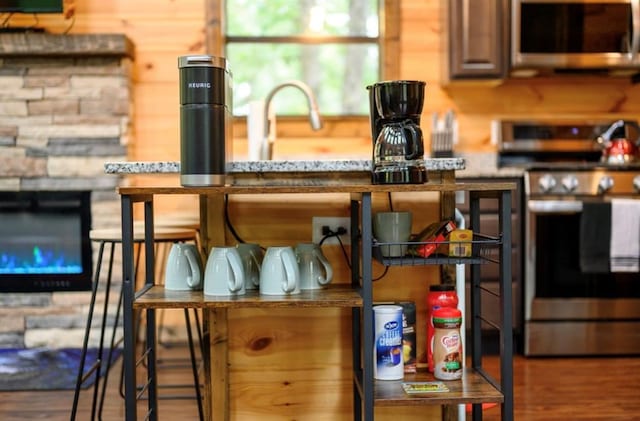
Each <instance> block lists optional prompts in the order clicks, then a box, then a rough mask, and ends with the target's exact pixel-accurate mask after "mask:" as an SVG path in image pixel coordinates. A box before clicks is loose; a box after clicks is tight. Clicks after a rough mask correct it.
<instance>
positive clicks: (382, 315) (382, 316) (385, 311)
mask: <svg viewBox="0 0 640 421" xmlns="http://www.w3.org/2000/svg"><path fill="white" fill-rule="evenodd" d="M373 313H374V332H375V345H374V359H375V360H374V368H373V376H374V378H376V379H378V380H400V379H402V378H403V376H404V364H403V361H402V307H401V306H396V305H379V306H374V307H373Z"/></svg>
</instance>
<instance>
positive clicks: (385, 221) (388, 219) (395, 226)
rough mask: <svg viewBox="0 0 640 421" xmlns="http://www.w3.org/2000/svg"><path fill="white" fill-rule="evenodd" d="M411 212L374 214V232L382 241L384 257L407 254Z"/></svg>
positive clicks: (381, 246) (381, 249) (381, 248)
mask: <svg viewBox="0 0 640 421" xmlns="http://www.w3.org/2000/svg"><path fill="white" fill-rule="evenodd" d="M411 224H412V214H411V212H378V213H376V214H375V215H374V216H373V233H374V236H375V237H376V240H378V242H380V243H386V244H382V245H380V251H381V252H382V255H383V256H384V257H402V256H404V255H405V254H407V249H408V247H409V245H408V244H402V243H407V242H408V241H409V238H410V237H411Z"/></svg>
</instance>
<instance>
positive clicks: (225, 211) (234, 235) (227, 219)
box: [224, 194, 244, 243]
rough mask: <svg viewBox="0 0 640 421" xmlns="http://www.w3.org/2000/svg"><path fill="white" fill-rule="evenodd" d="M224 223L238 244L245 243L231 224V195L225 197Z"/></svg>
mask: <svg viewBox="0 0 640 421" xmlns="http://www.w3.org/2000/svg"><path fill="white" fill-rule="evenodd" d="M224 223H225V225H226V226H227V228H228V229H229V232H231V235H233V238H235V239H236V241H237V242H238V243H244V240H243V239H242V238H240V236H239V235H238V233H237V232H236V229H235V228H234V227H233V224H232V223H231V219H230V218H229V195H228V194H225V195H224Z"/></svg>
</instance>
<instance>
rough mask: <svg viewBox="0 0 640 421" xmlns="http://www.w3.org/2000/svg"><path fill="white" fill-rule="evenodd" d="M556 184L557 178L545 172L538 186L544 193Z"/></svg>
mask: <svg viewBox="0 0 640 421" xmlns="http://www.w3.org/2000/svg"><path fill="white" fill-rule="evenodd" d="M555 186H556V179H555V177H554V176H552V175H551V174H545V175H543V176H542V177H540V180H538V187H540V190H541V191H542V193H549V192H550V191H551V190H553V188H554V187H555Z"/></svg>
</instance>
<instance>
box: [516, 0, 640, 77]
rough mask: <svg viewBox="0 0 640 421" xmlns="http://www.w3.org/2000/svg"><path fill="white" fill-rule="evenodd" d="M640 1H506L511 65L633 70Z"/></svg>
mask: <svg viewBox="0 0 640 421" xmlns="http://www.w3.org/2000/svg"><path fill="white" fill-rule="evenodd" d="M639 48H640V0H512V1H511V66H512V68H513V69H523V68H524V69H527V68H535V69H539V68H565V69H594V68H602V69H615V68H618V69H621V68H622V69H627V68H632V69H638V68H639V67H640V55H639V54H638V49H639Z"/></svg>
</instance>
